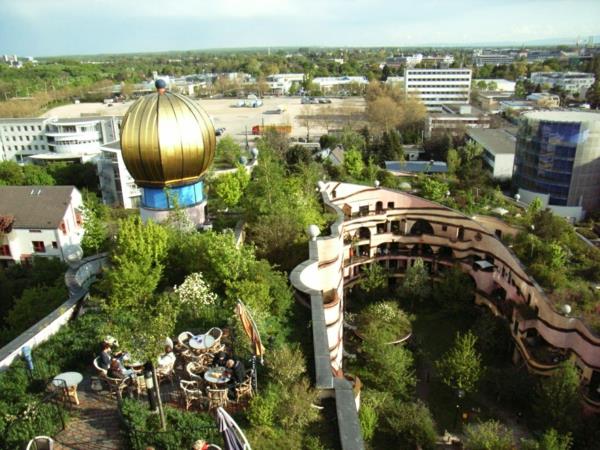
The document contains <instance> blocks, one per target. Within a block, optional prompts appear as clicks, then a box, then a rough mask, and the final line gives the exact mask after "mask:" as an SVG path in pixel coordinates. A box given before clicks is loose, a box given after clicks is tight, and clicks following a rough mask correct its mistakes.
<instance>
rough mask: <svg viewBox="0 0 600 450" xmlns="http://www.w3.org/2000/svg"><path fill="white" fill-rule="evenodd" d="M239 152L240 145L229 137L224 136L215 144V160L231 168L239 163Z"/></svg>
mask: <svg viewBox="0 0 600 450" xmlns="http://www.w3.org/2000/svg"><path fill="white" fill-rule="evenodd" d="M241 152H242V150H241V148H240V145H239V144H238V143H237V142H236V141H235V140H234V139H233V138H232V137H231V136H224V137H222V138H221V139H220V140H219V142H218V143H217V151H216V154H217V158H218V159H220V160H221V161H224V162H226V163H227V164H229V165H231V166H235V164H237V163H239V160H240V156H241Z"/></svg>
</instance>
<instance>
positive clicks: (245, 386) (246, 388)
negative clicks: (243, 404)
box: [235, 376, 254, 403]
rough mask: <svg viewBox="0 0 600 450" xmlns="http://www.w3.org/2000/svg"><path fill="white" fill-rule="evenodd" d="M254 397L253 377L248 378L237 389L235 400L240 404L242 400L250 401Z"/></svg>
mask: <svg viewBox="0 0 600 450" xmlns="http://www.w3.org/2000/svg"><path fill="white" fill-rule="evenodd" d="M253 396H254V392H253V391H252V377H251V376H246V379H245V380H244V381H242V382H241V383H240V384H238V385H237V386H236V387H235V400H236V401H237V402H238V403H239V402H240V401H241V400H243V399H250V398H252V397H253Z"/></svg>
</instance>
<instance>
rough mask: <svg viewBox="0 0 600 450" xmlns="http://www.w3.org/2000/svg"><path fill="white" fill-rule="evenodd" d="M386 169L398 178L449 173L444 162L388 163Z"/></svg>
mask: <svg viewBox="0 0 600 450" xmlns="http://www.w3.org/2000/svg"><path fill="white" fill-rule="evenodd" d="M385 169H386V170H389V171H390V172H392V173H393V174H394V175H396V176H412V175H415V174H418V173H426V174H427V173H447V172H448V165H447V164H446V163H445V162H443V161H386V162H385Z"/></svg>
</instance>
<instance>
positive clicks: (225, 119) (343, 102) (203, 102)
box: [43, 97, 365, 142]
mask: <svg viewBox="0 0 600 450" xmlns="http://www.w3.org/2000/svg"><path fill="white" fill-rule="evenodd" d="M238 100H239V99H235V98H227V99H224V98H223V99H200V100H198V101H199V103H200V106H202V108H204V110H205V111H206V112H207V113H208V115H209V116H210V117H211V118H212V120H213V122H214V124H215V128H221V127H224V128H225V129H226V131H225V133H224V135H231V136H233V137H234V138H235V139H236V140H238V141H240V142H241V141H243V140H245V135H246V130H247V131H248V133H249V134H251V133H252V127H253V126H255V125H292V134H291V135H292V136H294V137H305V136H306V134H307V130H306V126H305V125H304V124H303V123H302V120H301V119H300V118H299V116H302V115H305V114H306V113H307V112H309V113H310V114H323V113H324V112H325V111H331V109H332V108H337V109H339V108H345V109H352V110H363V109H364V107H365V102H364V99H363V98H361V97H347V98H342V99H338V98H333V99H331V104H302V103H301V101H300V98H299V97H272V98H265V99H263V106H261V107H258V108H247V107H237V106H236V105H237V104H238ZM130 105H131V102H126V103H115V104H113V105H112V106H108V105H105V104H102V103H80V104H70V105H63V106H59V107H56V108H53V109H52V110H50V111H47V112H46V113H45V114H43V117H61V118H64V117H69V118H73V117H83V116H91V115H101V116H111V115H117V116H118V115H123V114H125V112H126V111H127V108H128V107H129V106H130ZM281 110H282V112H280V111H281ZM325 131H326V130H325V128H324V127H323V126H321V124H319V123H318V122H317V121H312V123H311V124H310V135H311V136H319V135H321V134H323V133H324V132H325Z"/></svg>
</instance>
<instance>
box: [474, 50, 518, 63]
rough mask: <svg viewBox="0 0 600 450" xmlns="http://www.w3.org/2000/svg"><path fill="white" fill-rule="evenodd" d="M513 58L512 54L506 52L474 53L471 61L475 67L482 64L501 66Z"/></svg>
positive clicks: (510, 61)
mask: <svg viewBox="0 0 600 450" xmlns="http://www.w3.org/2000/svg"><path fill="white" fill-rule="evenodd" d="M514 60H515V57H514V55H508V54H506V53H483V52H479V53H474V54H473V63H474V64H475V65H476V66H477V67H483V66H502V65H506V64H510V63H512V62H513V61H514Z"/></svg>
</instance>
